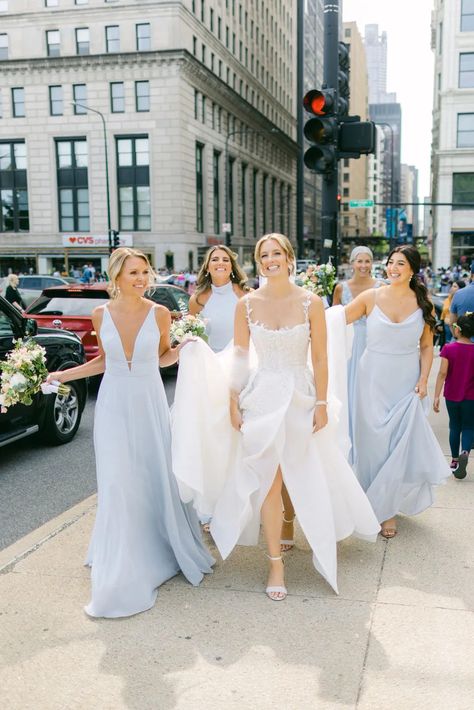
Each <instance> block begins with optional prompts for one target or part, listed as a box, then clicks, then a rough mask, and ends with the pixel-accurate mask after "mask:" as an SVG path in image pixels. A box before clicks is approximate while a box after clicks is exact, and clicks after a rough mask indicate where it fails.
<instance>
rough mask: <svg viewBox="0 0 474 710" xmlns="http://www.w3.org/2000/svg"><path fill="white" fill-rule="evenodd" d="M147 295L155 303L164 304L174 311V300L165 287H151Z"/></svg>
mask: <svg viewBox="0 0 474 710" xmlns="http://www.w3.org/2000/svg"><path fill="white" fill-rule="evenodd" d="M147 296H148V298H151V299H152V301H154V302H155V303H159V304H160V306H165V307H166V308H167V309H168V310H169V311H174V310H175V309H176V305H175V302H174V300H173V298H172V297H171V295H170V293H169V290H168V289H167V288H160V287H159V286H158V287H157V288H154V289H152V290H151V291H150V292H149V293H148V294H147Z"/></svg>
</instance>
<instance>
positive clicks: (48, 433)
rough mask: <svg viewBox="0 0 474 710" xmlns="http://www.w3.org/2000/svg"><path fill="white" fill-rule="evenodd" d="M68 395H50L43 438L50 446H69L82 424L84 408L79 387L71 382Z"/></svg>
mask: <svg viewBox="0 0 474 710" xmlns="http://www.w3.org/2000/svg"><path fill="white" fill-rule="evenodd" d="M68 386H69V387H70V391H69V393H68V394H67V395H59V394H57V395H49V402H48V403H47V405H46V412H45V417H44V422H43V429H42V432H43V438H44V439H45V441H47V442H48V443H49V444H55V445H59V444H67V443H68V442H69V441H71V440H72V439H73V438H74V436H75V435H76V432H77V430H78V428H79V424H80V423H81V416H82V408H81V398H80V393H79V387H78V385H77V383H76V382H69V383H68Z"/></svg>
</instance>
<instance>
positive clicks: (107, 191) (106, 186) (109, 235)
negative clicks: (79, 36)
mask: <svg viewBox="0 0 474 710" xmlns="http://www.w3.org/2000/svg"><path fill="white" fill-rule="evenodd" d="M71 103H72V105H73V106H80V107H81V108H84V109H85V110H86V111H92V113H97V114H98V115H99V116H100V117H101V119H102V127H103V129H104V153H105V189H106V194H107V232H108V237H109V254H111V253H112V252H113V249H114V246H113V240H112V224H111V218H110V188H109V154H108V150H107V130H106V127H105V118H104V114H103V113H101V112H100V111H97V109H95V108H91V107H90V106H87V104H81V103H79V101H71Z"/></svg>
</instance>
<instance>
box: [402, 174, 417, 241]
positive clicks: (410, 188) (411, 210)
mask: <svg viewBox="0 0 474 710" xmlns="http://www.w3.org/2000/svg"><path fill="white" fill-rule="evenodd" d="M400 201H401V202H404V203H405V208H404V210H403V212H404V215H403V214H402V221H406V224H407V225H411V228H410V229H411V231H412V234H413V236H414V237H419V236H420V224H419V218H418V213H419V208H418V205H414V204H410V203H413V202H418V201H419V198H418V169H417V168H416V167H415V166H414V165H406V164H405V163H402V165H401V180H400ZM405 218H406V219H405Z"/></svg>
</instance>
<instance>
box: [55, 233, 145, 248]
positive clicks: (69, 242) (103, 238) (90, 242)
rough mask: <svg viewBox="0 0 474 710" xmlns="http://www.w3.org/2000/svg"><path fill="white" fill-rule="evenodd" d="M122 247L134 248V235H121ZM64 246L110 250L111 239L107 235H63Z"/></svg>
mask: <svg viewBox="0 0 474 710" xmlns="http://www.w3.org/2000/svg"><path fill="white" fill-rule="evenodd" d="M119 240H120V246H121V247H132V246H133V235H132V234H122V233H120V234H119ZM63 246H65V247H69V248H70V249H75V248H77V247H89V248H90V247H101V248H104V249H108V247H109V238H108V236H107V234H63Z"/></svg>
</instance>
